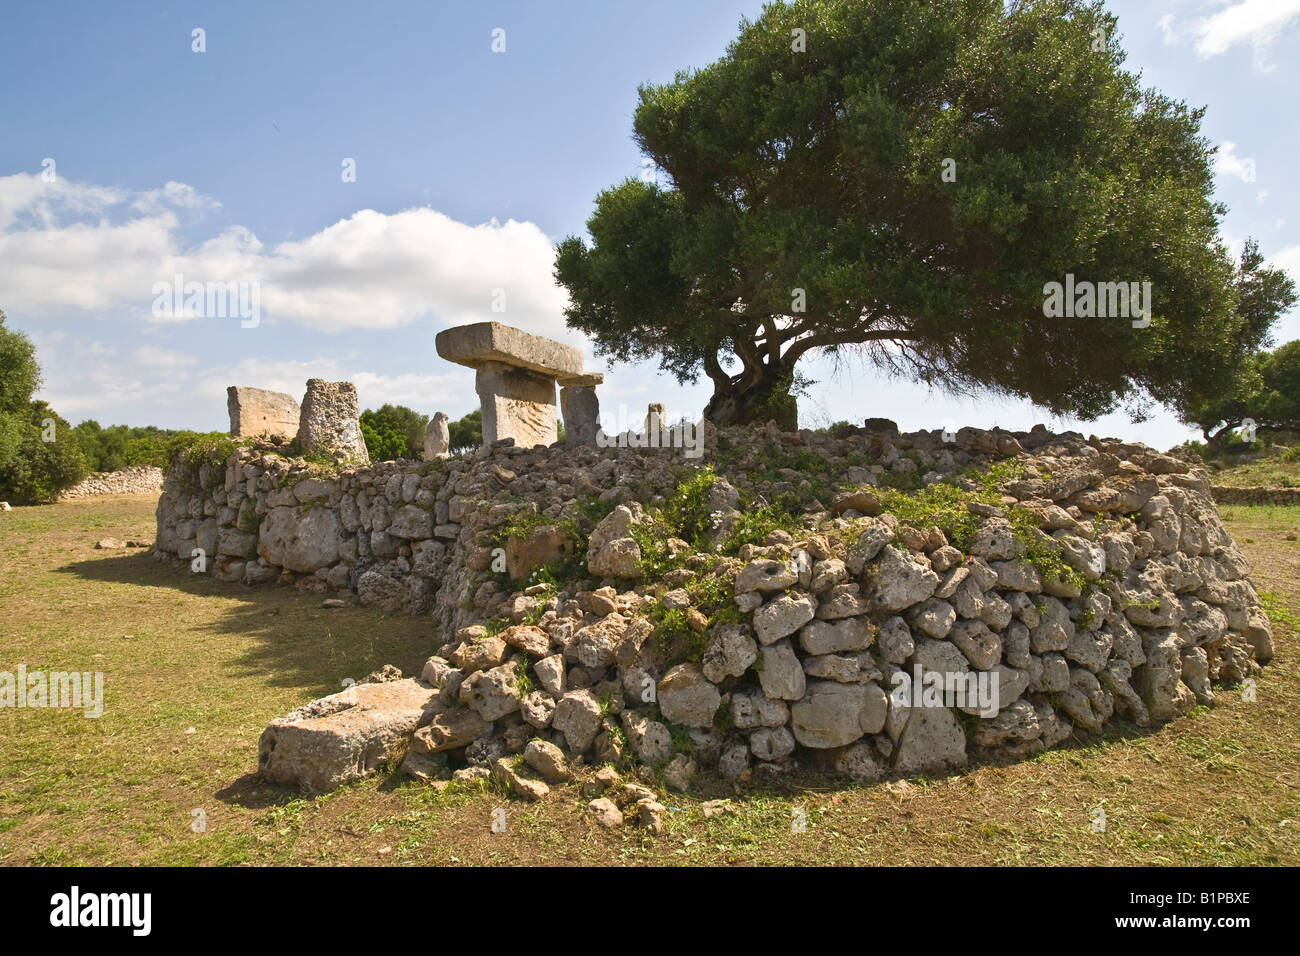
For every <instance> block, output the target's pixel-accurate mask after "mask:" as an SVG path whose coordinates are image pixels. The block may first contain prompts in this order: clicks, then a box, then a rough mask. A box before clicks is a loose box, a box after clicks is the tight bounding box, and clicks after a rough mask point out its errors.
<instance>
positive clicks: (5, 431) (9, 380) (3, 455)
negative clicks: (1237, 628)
mask: <svg viewBox="0 0 1300 956" xmlns="http://www.w3.org/2000/svg"><path fill="white" fill-rule="evenodd" d="M40 385H41V369H40V366H39V365H37V364H36V347H35V346H33V345H32V343H31V340H30V339H29V338H27V336H25V335H23V334H22V333H21V332H18V331H16V330H14V329H9V328H6V327H5V314H4V310H3V309H0V467H3V466H4V465H5V464H6V463H7V462H8V461H9V460H10V459H11V458H12V457H13V456H14V455H15V454H16V453H17V451H18V447H19V445H21V444H22V440H23V435H24V432H25V423H26V421H27V417H28V405H29V404H30V402H31V400H32V393H33V392H35V391H36V389H38V388H40Z"/></svg>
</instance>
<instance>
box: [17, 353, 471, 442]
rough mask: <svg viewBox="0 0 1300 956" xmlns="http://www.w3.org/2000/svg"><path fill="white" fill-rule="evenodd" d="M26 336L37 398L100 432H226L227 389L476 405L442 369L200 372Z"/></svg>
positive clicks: (289, 365) (179, 361) (289, 362)
mask: <svg viewBox="0 0 1300 956" xmlns="http://www.w3.org/2000/svg"><path fill="white" fill-rule="evenodd" d="M31 336H32V340H33V342H34V343H35V344H36V348H37V354H38V355H39V356H40V358H41V365H42V369H43V371H44V373H45V380H46V387H45V388H43V389H42V390H41V391H40V397H41V398H43V399H45V400H46V401H48V402H49V403H50V404H51V405H52V406H53V407H54V408H55V409H56V410H57V411H58V412H59V414H61V415H63V416H64V417H65V418H67V419H68V420H69V421H71V422H73V423H74V424H75V423H77V422H79V421H82V420H84V419H87V418H95V419H97V420H99V421H100V424H102V425H108V424H118V423H124V424H131V425H146V424H152V425H159V426H162V427H170V428H194V429H197V430H224V429H225V428H226V426H227V424H228V422H227V418H226V388H227V387H228V386H230V385H254V386H256V387H258V388H267V389H271V390H273V391H277V392H285V393H287V394H289V395H292V396H293V397H294V398H296V399H299V400H301V399H302V394H303V392H304V390H305V388H306V383H307V379H309V378H323V379H327V380H329V381H350V382H353V383H354V384H355V385H356V386H357V397H358V400H359V401H360V404H361V407H362V408H378V407H379V406H380V405H383V404H384V403H385V402H391V403H393V404H396V405H406V406H407V407H409V408H414V409H416V410H418V411H421V412H424V413H425V414H429V415H431V414H433V413H434V412H435V411H439V410H441V411H446V412H448V413H449V414H455V415H456V417H459V416H460V415H463V414H465V413H466V412H468V411H471V410H472V409H473V408H475V407H477V405H478V399H477V397H476V396H475V394H474V388H473V381H474V378H473V376H474V373H473V372H472V371H471V370H470V369H462V368H457V367H456V366H453V365H446V364H445V363H443V364H444V367H445V368H446V369H447V371H446V372H445V373H442V374H409V373H408V374H395V375H384V374H378V373H375V372H370V371H366V370H365V369H364V368H363V367H361V366H360V365H359V364H353V363H352V361H349V360H347V359H342V360H341V359H338V358H334V357H320V358H315V359H310V360H293V359H271V358H244V359H241V360H239V361H237V362H235V363H233V364H216V365H209V366H206V367H200V366H201V365H202V363H201V361H200V360H199V359H198V358H196V357H194V356H191V355H188V354H186V353H184V352H179V351H175V350H172V349H163V348H158V347H155V346H142V347H139V348H136V349H134V350H131V351H129V352H128V351H126V350H124V349H120V348H118V347H117V346H114V345H112V344H109V343H107V342H103V341H100V340H97V339H87V338H84V337H80V336H78V337H72V336H68V335H66V334H65V333H63V332H53V333H43V332H33V333H31ZM360 361H364V360H363V359H362V360H360Z"/></svg>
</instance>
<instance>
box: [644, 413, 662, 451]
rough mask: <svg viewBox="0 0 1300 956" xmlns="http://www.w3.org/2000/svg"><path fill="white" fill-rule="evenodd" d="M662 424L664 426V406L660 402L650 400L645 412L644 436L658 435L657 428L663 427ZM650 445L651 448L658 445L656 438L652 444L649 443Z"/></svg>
mask: <svg viewBox="0 0 1300 956" xmlns="http://www.w3.org/2000/svg"><path fill="white" fill-rule="evenodd" d="M663 426H664V407H663V405H662V404H661V403H660V402H651V403H650V405H649V406H648V407H647V409H646V414H645V434H646V436H647V437H649V436H650V435H658V434H659V429H661V428H663ZM651 447H652V448H658V447H659V445H658V440H657V439H656V440H655V442H654V444H652V445H651Z"/></svg>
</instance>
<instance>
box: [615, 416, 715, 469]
mask: <svg viewBox="0 0 1300 956" xmlns="http://www.w3.org/2000/svg"><path fill="white" fill-rule="evenodd" d="M600 419H601V423H600V426H599V427H598V428H597V429H596V445H597V446H599V447H600V448H680V449H681V450H682V453H683V454H684V455H685V456H686V457H687V458H699V457H700V456H702V455H703V454H704V422H703V421H699V422H693V421H690V420H689V419H686V418H683V419H681V420H680V421H679V422H677V423H676V424H674V425H669V424H668V421H669V418H668V415H667V413H666V412H662V411H658V410H657V409H656V408H652V409H651V411H650V412H649V413H648V414H646V415H645V416H644V417H643V418H638V419H636V420H632V419H631V418H630V417H629V415H628V407H627V406H626V405H619V406H618V412H617V414H616V415H609V414H607V413H605V412H601V415H600ZM634 425H635V426H637V427H635V428H634V427H633V426H634ZM607 426H608V427H607Z"/></svg>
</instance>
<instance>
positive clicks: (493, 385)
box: [437, 322, 601, 448]
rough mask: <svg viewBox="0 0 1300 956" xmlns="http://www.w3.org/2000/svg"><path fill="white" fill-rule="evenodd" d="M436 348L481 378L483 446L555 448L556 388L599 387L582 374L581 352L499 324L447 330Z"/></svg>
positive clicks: (477, 385)
mask: <svg viewBox="0 0 1300 956" xmlns="http://www.w3.org/2000/svg"><path fill="white" fill-rule="evenodd" d="M437 348H438V354H439V355H441V356H442V357H443V358H445V359H447V360H448V361H450V362H456V363H457V364H459V365H467V366H469V367H470V368H472V369H475V370H476V372H477V374H476V375H475V379H474V385H475V388H476V390H477V391H478V396H479V405H480V407H481V408H482V411H483V444H484V445H491V444H492V443H493V442H495V441H499V440H501V439H503V438H512V439H514V441H515V444H517V445H520V446H522V447H525V448H530V447H532V446H534V445H550V444H553V443H554V442H555V439H556V424H557V420H556V414H555V411H556V409H555V386H556V382H557V381H558V382H559V384H561V385H568V384H570V383H571V382H572V383H574V384H577V385H580V386H594V385H596V384H598V383H599V382H600V381H601V376H599V375H596V374H591V373H584V372H583V371H582V352H581V350H579V349H575V348H573V347H572V346H570V345H564V344H563V343H561V342H556V341H554V340H552V339H547V338H543V337H542V336H540V335H532V334H530V333H528V332H525V331H523V330H522V329H514V328H511V327H510V326H508V325H501V324H500V323H498V322H478V323H475V324H474V325H462V326H457V327H456V328H453V329H444V330H443V331H441V332H439V333H438V338H437ZM593 398H594V395H593ZM565 430H566V432H567V430H568V425H567V424H566V425H565ZM592 439H593V441H594V439H595V433H594V431H593V432H592Z"/></svg>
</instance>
